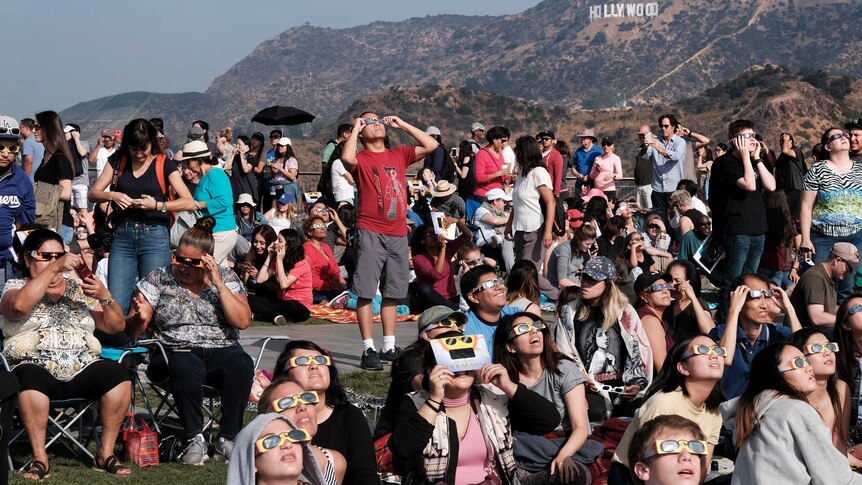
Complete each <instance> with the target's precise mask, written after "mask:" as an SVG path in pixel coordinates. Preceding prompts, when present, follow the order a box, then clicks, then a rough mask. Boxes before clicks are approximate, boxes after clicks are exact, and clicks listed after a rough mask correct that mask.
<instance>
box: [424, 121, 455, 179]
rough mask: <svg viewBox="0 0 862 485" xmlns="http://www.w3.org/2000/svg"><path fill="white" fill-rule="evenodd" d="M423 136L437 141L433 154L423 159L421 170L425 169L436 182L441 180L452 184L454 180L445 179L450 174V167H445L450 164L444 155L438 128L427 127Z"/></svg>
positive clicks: (444, 149) (444, 151)
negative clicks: (431, 174) (432, 174)
mask: <svg viewBox="0 0 862 485" xmlns="http://www.w3.org/2000/svg"><path fill="white" fill-rule="evenodd" d="M425 134H426V135H428V136H430V137H432V138H434V139H435V140H436V141H437V148H435V149H434V151H433V152H431V153H429V154H428V155H427V156H426V157H425V161H424V163H423V165H422V168H427V169H429V170H431V171H432V172H433V173H434V180H435V181H436V182H440V181H441V180H446V181H448V182H454V181H455V179H454V178H452V177H451V176H450V177H447V176H446V175H447V173H449V174H451V173H452V171H451V170H450V169H451V168H452V167H451V166H446V164H447V163H448V164H451V163H452V162H451V161H450V160H449V158H448V156H447V155H446V147H445V145H443V138H442V135H441V134H440V128H437V127H436V126H429V127H428V128H426V129H425ZM450 178H451V179H452V180H449V179H450Z"/></svg>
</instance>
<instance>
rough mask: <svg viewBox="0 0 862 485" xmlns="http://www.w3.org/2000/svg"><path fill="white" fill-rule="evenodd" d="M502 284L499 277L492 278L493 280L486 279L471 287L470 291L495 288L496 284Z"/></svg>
mask: <svg viewBox="0 0 862 485" xmlns="http://www.w3.org/2000/svg"><path fill="white" fill-rule="evenodd" d="M502 284H504V283H503V280H501V279H500V278H494V279H493V280H488V281H486V282H484V283H482V284H481V285H479V286H477V287H475V288H473V291H471V292H470V293H482V292H483V291H485V290H490V289H491V288H495V287H497V285H502Z"/></svg>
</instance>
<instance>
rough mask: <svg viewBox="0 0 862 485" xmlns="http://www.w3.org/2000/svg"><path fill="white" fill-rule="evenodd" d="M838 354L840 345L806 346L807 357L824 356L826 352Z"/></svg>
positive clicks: (830, 343)
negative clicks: (813, 355)
mask: <svg viewBox="0 0 862 485" xmlns="http://www.w3.org/2000/svg"><path fill="white" fill-rule="evenodd" d="M827 350H828V351H829V352H832V353H833V354H834V353H835V352H838V343H836V342H826V343H825V344H811V345H806V346H805V355H812V354H822V353H823V352H825V351H827Z"/></svg>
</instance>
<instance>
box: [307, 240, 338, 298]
mask: <svg viewBox="0 0 862 485" xmlns="http://www.w3.org/2000/svg"><path fill="white" fill-rule="evenodd" d="M302 247H303V248H305V259H306V261H308V264H309V266H311V287H312V288H314V290H315V291H320V290H331V289H332V288H334V287H335V286H337V284H338V278H339V277H340V276H341V270H339V269H338V264H336V263H335V256H333V255H332V250H331V249H329V246H328V245H326V244H323V252H324V253H326V255H324V254H323V253H321V252H320V251H318V250H317V248H316V247H314V245H313V244H311V243H310V242H306V243H305V244H303V245H302ZM327 258H329V259H327ZM333 280H334V281H333Z"/></svg>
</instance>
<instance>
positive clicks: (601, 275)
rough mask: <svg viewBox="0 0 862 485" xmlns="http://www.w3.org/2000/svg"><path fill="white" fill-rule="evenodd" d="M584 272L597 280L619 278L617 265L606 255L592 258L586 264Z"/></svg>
mask: <svg viewBox="0 0 862 485" xmlns="http://www.w3.org/2000/svg"><path fill="white" fill-rule="evenodd" d="M583 274H585V275H587V276H589V277H590V278H592V279H594V280H596V281H605V280H611V281H613V280H615V279H617V267H616V266H614V263H613V262H611V260H610V259H608V258H606V257H604V256H596V257H595V258H590V260H589V261H587V263H586V264H585V265H584V272H583Z"/></svg>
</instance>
